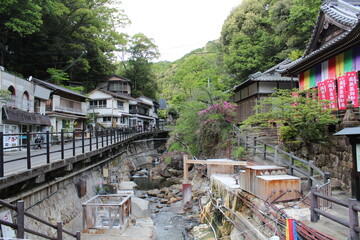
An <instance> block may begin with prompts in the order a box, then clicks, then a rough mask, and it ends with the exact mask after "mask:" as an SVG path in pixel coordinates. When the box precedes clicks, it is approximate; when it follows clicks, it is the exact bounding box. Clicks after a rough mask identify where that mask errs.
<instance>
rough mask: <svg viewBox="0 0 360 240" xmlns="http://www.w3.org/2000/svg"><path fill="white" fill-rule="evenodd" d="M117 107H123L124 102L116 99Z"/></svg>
mask: <svg viewBox="0 0 360 240" xmlns="http://www.w3.org/2000/svg"><path fill="white" fill-rule="evenodd" d="M117 108H121V109H124V102H123V101H119V100H118V101H117Z"/></svg>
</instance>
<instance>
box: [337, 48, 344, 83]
mask: <svg viewBox="0 0 360 240" xmlns="http://www.w3.org/2000/svg"><path fill="white" fill-rule="evenodd" d="M335 60H336V77H340V76H344V75H345V72H344V53H340V54H339V55H337V56H336V57H335Z"/></svg>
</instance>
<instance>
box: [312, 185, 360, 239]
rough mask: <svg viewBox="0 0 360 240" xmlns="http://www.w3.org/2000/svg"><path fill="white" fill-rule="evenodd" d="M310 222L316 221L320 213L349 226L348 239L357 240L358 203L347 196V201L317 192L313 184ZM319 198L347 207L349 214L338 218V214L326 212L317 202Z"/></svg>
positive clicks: (359, 237)
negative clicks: (344, 217) (346, 216)
mask: <svg viewBox="0 0 360 240" xmlns="http://www.w3.org/2000/svg"><path fill="white" fill-rule="evenodd" d="M310 199H311V205H310V211H311V215H310V216H311V222H317V221H318V220H319V219H320V215H322V216H324V217H326V218H328V219H330V220H332V221H334V222H336V223H339V224H341V225H343V226H345V227H347V228H349V235H350V239H352V240H359V239H360V236H359V233H360V228H359V217H358V213H359V212H360V205H358V203H357V200H356V199H354V198H349V199H348V201H343V200H339V199H336V198H334V197H330V196H326V195H324V194H321V193H319V192H318V188H317V187H315V186H313V187H311V195H310ZM319 200H327V201H329V202H332V203H335V204H337V205H340V206H343V207H345V208H347V209H348V212H349V216H348V218H347V219H343V218H340V217H338V216H335V215H332V214H330V213H328V212H325V211H323V210H321V209H320V207H319V205H318V203H319Z"/></svg>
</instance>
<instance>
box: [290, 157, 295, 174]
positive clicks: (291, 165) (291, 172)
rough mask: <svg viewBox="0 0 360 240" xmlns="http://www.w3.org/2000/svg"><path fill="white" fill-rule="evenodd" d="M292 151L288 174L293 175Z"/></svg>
mask: <svg viewBox="0 0 360 240" xmlns="http://www.w3.org/2000/svg"><path fill="white" fill-rule="evenodd" d="M293 166H294V153H293V152H291V153H290V163H289V175H294V168H293Z"/></svg>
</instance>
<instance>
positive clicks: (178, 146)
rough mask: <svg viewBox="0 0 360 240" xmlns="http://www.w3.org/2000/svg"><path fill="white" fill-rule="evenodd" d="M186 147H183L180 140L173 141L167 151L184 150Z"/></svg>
mask: <svg viewBox="0 0 360 240" xmlns="http://www.w3.org/2000/svg"><path fill="white" fill-rule="evenodd" d="M186 150H187V149H185V148H184V146H183V145H181V143H180V142H174V143H173V144H171V146H170V147H169V151H170V152H172V151H186Z"/></svg>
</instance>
